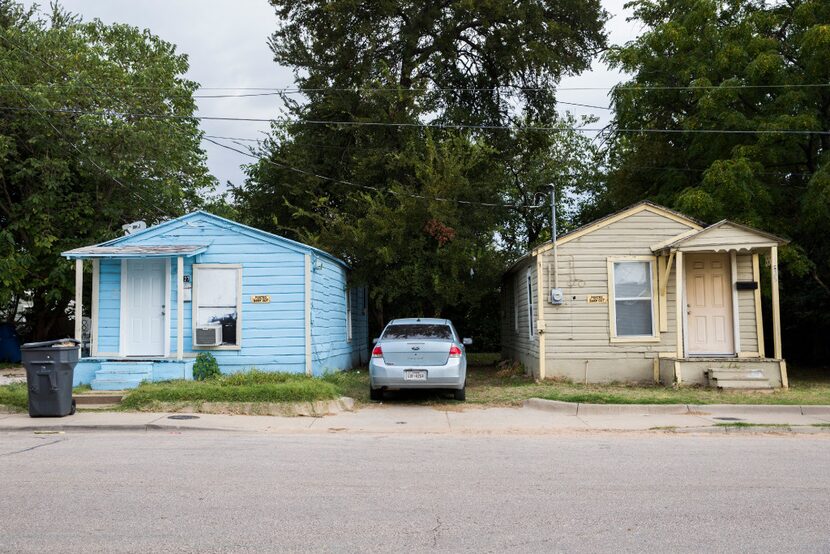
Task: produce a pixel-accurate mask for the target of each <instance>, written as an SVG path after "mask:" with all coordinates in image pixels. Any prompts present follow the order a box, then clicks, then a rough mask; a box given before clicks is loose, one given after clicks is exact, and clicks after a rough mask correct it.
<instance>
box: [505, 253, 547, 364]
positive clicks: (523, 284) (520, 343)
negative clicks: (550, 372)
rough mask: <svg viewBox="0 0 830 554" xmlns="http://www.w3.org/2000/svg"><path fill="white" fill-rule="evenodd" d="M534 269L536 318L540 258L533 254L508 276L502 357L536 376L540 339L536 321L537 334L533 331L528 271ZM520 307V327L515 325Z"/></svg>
mask: <svg viewBox="0 0 830 554" xmlns="http://www.w3.org/2000/svg"><path fill="white" fill-rule="evenodd" d="M528 271H530V276H531V293H532V297H533V313H534V319H536V318H538V314H537V313H536V310H537V306H538V296H537V290H538V287H537V280H536V258H535V257H529V258H528V259H526V260H524V261H523V262H522V263H521V264H519V265H518V266H517V267H516V268H515V269H514V270H513V271H512V272H510V273H508V274H507V275H505V277H504V281H503V283H502V287H503V290H504V294H503V295H502V310H503V311H502V356H503V357H504V358H506V359H511V360H516V361H519V362H521V363H522V364H524V366H525V369H526V370H527V371H528V372H530V373H532V374H533V375H536V374H537V373H538V370H539V339H538V334H537V333H536V322H535V321H533V322H531V323H532V324H533V330H534V332H533V336H532V337H531V335H530V332H529V329H530V327H529V325H530V324H529V322H528V305H527V299H528V295H527V274H528ZM516 308H518V314H519V317H518V322H519V325H518V328H516V325H515V319H516V318H515V313H516V312H515V310H516Z"/></svg>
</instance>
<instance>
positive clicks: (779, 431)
mask: <svg viewBox="0 0 830 554" xmlns="http://www.w3.org/2000/svg"><path fill="white" fill-rule="evenodd" d="M654 431H664V432H666V433H677V434H698V433H703V434H707V435H734V434H743V435H821V434H828V433H830V429H827V428H823V427H811V426H807V425H770V426H765V425H758V426H754V425H750V426H748V427H731V426H721V425H713V426H711V427H677V428H674V429H654Z"/></svg>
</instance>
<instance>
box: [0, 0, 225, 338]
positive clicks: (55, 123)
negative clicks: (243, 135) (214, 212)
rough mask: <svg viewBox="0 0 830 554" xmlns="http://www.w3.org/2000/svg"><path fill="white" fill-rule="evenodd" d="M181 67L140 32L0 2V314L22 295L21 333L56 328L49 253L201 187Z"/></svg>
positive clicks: (184, 199)
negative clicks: (23, 323)
mask: <svg viewBox="0 0 830 554" xmlns="http://www.w3.org/2000/svg"><path fill="white" fill-rule="evenodd" d="M187 67H188V66H187V58H186V56H183V55H180V54H176V52H175V47H174V46H173V45H171V44H169V43H167V42H164V41H162V40H160V39H159V38H158V37H156V36H154V35H152V34H150V33H149V32H148V31H141V30H139V29H136V28H134V27H129V26H126V25H104V24H103V23H101V22H100V21H97V20H96V21H93V22H90V23H84V22H82V21H80V19H78V18H77V17H75V16H73V15H70V14H68V13H66V12H65V11H63V10H62V9H61V8H60V7H58V6H55V7H53V10H52V12H51V14H49V15H47V16H44V15H42V14H41V13H40V12H39V11H38V10H37V8H36V7H35V8H31V9H25V8H24V7H22V6H21V5H19V4H16V3H13V2H0V97H2V98H0V105H2V106H3V107H2V110H0V301H2V302H3V304H4V307H5V312H4V317H6V318H7V319H10V318H13V317H14V315H15V312H16V309H17V305H18V300H27V301H30V302H32V308H31V309H30V310H28V313H27V314H26V320H27V323H28V325H29V329H28V332H27V334H28V335H29V336H30V337H31V338H35V339H39V338H44V337H52V336H55V335H56V334H59V333H63V332H66V326H65V325H66V314H67V308H68V306H69V301H70V299H71V298H72V296H73V289H74V286H73V283H74V280H73V276H72V275H73V273H72V268H71V264H69V263H67V262H65V261H62V260H61V258H60V257H59V254H60V252H61V251H63V250H67V249H70V248H73V247H77V246H81V245H84V244H89V243H93V242H98V241H102V240H106V239H109V238H113V237H114V236H116V235H118V234H120V226H121V225H122V224H124V223H127V222H130V221H134V220H138V219H144V220H147V221H148V222H154V221H158V220H160V219H164V218H167V217H172V216H176V215H179V214H181V213H182V212H184V211H185V210H188V209H190V208H191V207H192V206H195V205H197V204H198V203H199V196H198V193H199V192H200V191H202V192H204V191H206V190H207V189H209V188H210V187H212V186H213V179H212V178H211V177H210V176H209V175H208V173H207V169H206V167H205V163H204V162H205V156H204V153H203V152H202V150H201V148H200V138H201V135H200V132H199V129H198V122H197V120H195V119H192V118H191V117H190V116H192V115H193V112H194V110H195V104H194V101H193V96H192V93H193V91H194V90H195V88H196V84H195V83H193V82H191V81H188V80H186V79H184V78H183V74H184V73H185V72H186V70H187ZM75 112H78V113H75ZM80 112H82V113H80ZM126 113H156V114H171V115H173V114H174V115H176V116H182V118H180V119H178V118H174V119H162V118H147V117H135V116H130V115H123V114H126Z"/></svg>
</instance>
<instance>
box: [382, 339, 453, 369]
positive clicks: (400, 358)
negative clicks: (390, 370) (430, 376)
mask: <svg viewBox="0 0 830 554" xmlns="http://www.w3.org/2000/svg"><path fill="white" fill-rule="evenodd" d="M382 349H383V361H384V362H386V363H387V364H393V365H397V366H407V367H410V366H411V367H417V366H425V365H446V363H447V359H448V358H449V356H450V343H449V342H446V341H434V340H433V341H430V340H420V341H415V340H411V341H410V340H396V341H384V342H383V344H382Z"/></svg>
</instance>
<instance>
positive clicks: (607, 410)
mask: <svg viewBox="0 0 830 554" xmlns="http://www.w3.org/2000/svg"><path fill="white" fill-rule="evenodd" d="M522 406H523V407H525V408H532V409H534V410H543V411H546V412H555V413H560V414H565V415H572V416H576V415H637V414H646V415H685V414H688V413H689V407H688V406H686V404H585V403H581V402H562V401H561V400H545V399H544V398H531V399H529V400H525V401H524V403H523V404H522Z"/></svg>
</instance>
